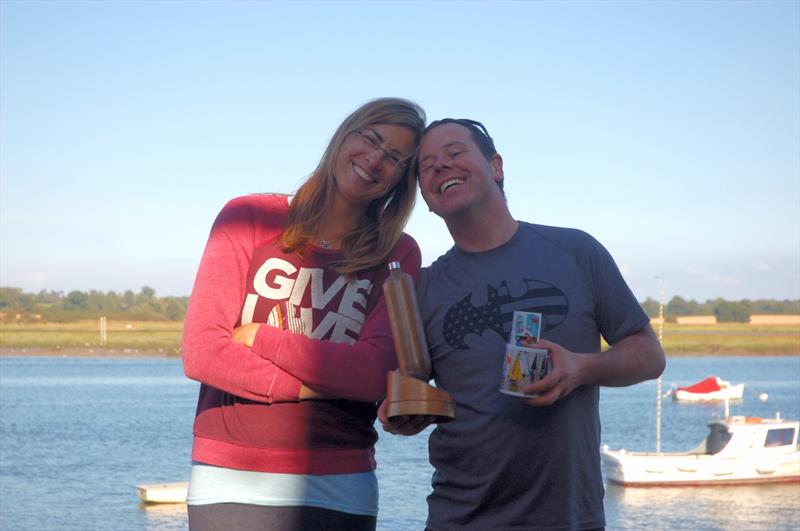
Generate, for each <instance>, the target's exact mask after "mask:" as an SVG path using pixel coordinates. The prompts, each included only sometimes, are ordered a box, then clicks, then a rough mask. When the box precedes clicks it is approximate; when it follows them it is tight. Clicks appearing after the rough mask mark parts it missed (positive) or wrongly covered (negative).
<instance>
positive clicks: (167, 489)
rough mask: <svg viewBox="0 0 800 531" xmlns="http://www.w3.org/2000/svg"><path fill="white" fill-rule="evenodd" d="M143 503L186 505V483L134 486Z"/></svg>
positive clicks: (187, 486)
mask: <svg viewBox="0 0 800 531" xmlns="http://www.w3.org/2000/svg"><path fill="white" fill-rule="evenodd" d="M136 488H137V489H138V490H139V498H140V499H141V500H142V501H143V502H144V503H186V494H187V492H188V491H189V483H188V482H176V483H153V484H147V485H136Z"/></svg>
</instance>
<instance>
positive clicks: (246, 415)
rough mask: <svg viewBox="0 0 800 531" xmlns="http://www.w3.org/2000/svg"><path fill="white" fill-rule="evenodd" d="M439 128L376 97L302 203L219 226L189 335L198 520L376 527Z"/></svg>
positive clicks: (236, 204) (264, 198)
mask: <svg viewBox="0 0 800 531" xmlns="http://www.w3.org/2000/svg"><path fill="white" fill-rule="evenodd" d="M424 123H425V114H424V111H423V110H422V109H421V108H420V107H419V106H418V105H416V104H414V103H412V102H409V101H406V100H402V99H396V98H383V99H378V100H374V101H371V102H368V103H366V104H365V105H363V106H362V107H361V108H359V109H357V110H356V111H355V112H353V113H352V114H351V115H350V116H348V117H347V118H346V119H345V121H344V122H343V123H342V124H341V125H340V126H339V128H338V129H337V131H336V133H335V134H334V135H333V138H332V139H331V141H330V143H329V145H328V148H327V149H326V151H325V153H324V154H323V156H322V160H321V161H320V163H319V166H318V167H317V169H316V170H315V171H314V172H313V173H312V174H311V176H310V177H309V178H308V179H307V180H306V181H305V183H304V184H303V185H302V186H301V187H300V189H299V190H298V191H297V193H296V195H295V197H294V199H293V200H292V201H289V200H288V198H287V196H283V195H251V196H245V197H240V198H237V199H234V200H232V201H230V202H229V203H228V204H227V205H226V206H225V207H224V208H223V210H222V212H221V213H220V214H219V216H218V217H217V219H216V221H215V223H214V226H213V227H212V229H211V235H210V236H209V240H208V244H207V246H206V249H205V252H204V254H203V258H202V260H201V263H200V267H199V270H198V273H197V279H196V280H195V285H194V289H193V291H192V296H191V300H190V303H189V310H188V312H187V314H186V321H185V324H184V336H183V363H184V370H185V371H186V375H187V376H188V377H189V378H192V379H195V380H198V381H200V382H201V383H202V385H201V387H200V396H199V399H198V406H197V415H196V418H195V424H194V445H193V448H192V461H193V464H192V477H191V482H190V488H189V496H188V505H189V526H190V528H191V529H192V530H193V531H194V530H206V529H208V530H211V529H213V530H220V529H236V530H241V529H269V530H273V529H348V530H360V529H374V528H375V524H376V515H377V479H376V477H375V473H374V469H375V461H374V443H375V441H376V439H377V433H376V432H375V430H374V429H373V422H374V420H375V412H376V401H378V400H380V399H381V398H383V395H384V394H385V385H386V372H387V371H389V370H392V369H394V368H395V367H396V363H397V362H396V357H395V354H394V348H393V345H392V337H391V330H390V326H389V322H388V316H387V312H386V306H385V303H384V300H383V289H382V284H383V280H384V279H385V278H386V276H387V274H388V267H387V264H388V262H390V261H399V262H400V263H401V267H402V268H403V270H404V271H406V272H409V273H411V274H412V275H416V273H417V272H418V271H419V266H420V252H419V248H418V247H417V244H416V242H414V240H413V239H412V238H411V237H409V236H408V235H406V234H404V233H403V232H402V229H403V227H404V226H405V223H406V221H407V219H408V216H409V215H410V213H411V210H412V208H413V204H414V199H415V186H416V183H415V181H414V179H413V178H412V176H411V173H410V168H409V160H410V158H411V156H412V155H413V153H414V151H415V149H416V147H417V144H418V143H419V139H420V136H421V132H422V129H423V127H424Z"/></svg>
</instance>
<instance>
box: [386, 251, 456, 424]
mask: <svg viewBox="0 0 800 531" xmlns="http://www.w3.org/2000/svg"><path fill="white" fill-rule="evenodd" d="M389 271H390V273H389V278H387V279H386V282H384V283H383V294H384V297H385V298H386V306H387V308H388V311H389V322H390V323H391V326H392V337H393V339H394V348H395V352H397V363H398V365H399V366H400V368H399V369H398V370H396V371H390V372H389V374H388V377H387V382H386V402H387V403H386V413H387V415H388V417H389V418H392V417H397V416H400V415H431V416H435V417H436V421H435V422H446V421H448V420H452V419H453V418H454V417H455V403H454V402H453V399H452V398H451V397H450V395H449V394H447V393H446V392H444V391H442V390H441V389H437V388H436V387H434V386H432V385H430V384H428V379H429V378H430V374H431V360H430V357H429V356H428V342H427V340H426V339H425V329H424V328H423V327H422V318H421V317H420V314H419V308H418V307H417V298H416V296H415V294H414V280H413V279H412V278H411V276H410V275H408V274H406V273H403V272H402V271H401V270H400V262H391V263H389Z"/></svg>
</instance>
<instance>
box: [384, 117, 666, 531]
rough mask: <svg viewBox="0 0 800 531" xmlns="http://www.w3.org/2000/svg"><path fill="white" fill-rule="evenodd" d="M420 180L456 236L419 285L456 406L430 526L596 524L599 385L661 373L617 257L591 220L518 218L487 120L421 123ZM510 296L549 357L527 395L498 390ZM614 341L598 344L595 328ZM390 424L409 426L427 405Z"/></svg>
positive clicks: (434, 530) (659, 357) (434, 450)
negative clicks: (551, 222)
mask: <svg viewBox="0 0 800 531" xmlns="http://www.w3.org/2000/svg"><path fill="white" fill-rule="evenodd" d="M418 160H419V162H418V172H419V185H420V188H421V191H422V197H423V198H424V199H425V202H426V203H427V205H428V207H429V208H430V209H431V211H433V212H434V213H436V214H437V215H438V216H440V217H441V218H442V219H443V220H444V221H445V223H446V224H447V228H448V230H449V231H450V234H451V235H452V237H453V240H454V242H455V246H454V247H453V248H452V249H451V250H450V251H448V252H447V253H446V254H444V255H443V256H441V257H439V259H438V260H437V261H436V262H434V263H433V264H432V265H431V266H430V267H428V268H425V269H423V271H422V272H421V273H420V276H419V280H418V282H417V299H418V301H419V305H420V311H421V312H422V316H423V321H424V323H425V328H426V335H427V339H428V344H429V347H430V353H431V362H432V367H433V374H432V377H433V378H434V379H435V381H436V385H437V386H438V387H440V388H442V389H444V390H445V391H447V392H448V393H450V395H451V396H452V397H453V399H454V400H455V402H456V418H455V420H454V421H452V422H447V423H441V424H439V425H438V426H437V427H436V429H435V430H434V431H433V432H432V434H431V436H430V443H429V447H430V461H431V464H432V465H433V467H434V469H435V473H434V476H433V481H432V484H433V492H432V493H431V494H430V496H429V497H428V522H427V528H428V529H429V530H430V531H442V530H456V529H457V530H480V531H486V530H523V529H524V530H528V529H569V530H572V529H598V528H603V527H604V525H605V518H604V514H603V493H604V491H603V480H602V476H601V471H600V450H599V446H600V417H599V408H598V402H599V386H625V385H632V384H635V383H637V382H640V381H643V380H646V379H650V378H656V377H658V375H660V374H661V372H662V371H663V370H664V365H665V362H664V353H663V351H662V350H661V347H660V345H659V343H658V340H657V339H656V337H655V334H654V333H653V330H652V328H651V327H650V325H649V319H648V318H647V315H645V313H644V312H643V311H642V309H641V307H640V306H639V304H638V302H637V301H636V299H635V298H634V296H633V294H632V293H631V291H630V289H629V288H628V286H627V285H626V283H625V281H624V280H623V279H622V275H621V274H620V272H619V270H618V268H617V266H616V265H615V263H614V261H613V259H612V258H611V256H610V255H609V254H608V252H607V251H606V250H605V249H604V248H603V246H602V245H601V244H600V243H598V242H597V241H596V240H595V239H594V238H592V237H591V236H589V235H588V234H586V233H584V232H581V231H578V230H574V229H564V228H557V227H547V226H542V225H533V224H529V223H526V222H522V221H517V220H515V219H514V218H513V217H512V216H511V213H510V212H509V210H508V205H507V203H506V201H505V196H504V194H503V190H502V186H503V159H502V158H501V157H500V155H499V154H498V153H497V152H496V150H495V148H494V143H493V141H492V139H491V137H490V136H489V134H488V132H487V131H486V129H485V128H484V127H483V125H482V124H480V123H479V122H475V121H472V120H462V119H459V120H454V119H444V120H440V121H438V122H434V123H432V124H431V125H429V126H428V128H427V129H426V130H425V133H424V136H423V139H422V143H421V145H420V151H419V159H418ZM514 310H523V311H534V312H540V313H542V314H543V319H542V321H543V326H542V340H541V341H540V342H539V343H537V344H535V345H534V346H535V347H536V348H546V349H547V350H548V351H549V354H550V357H551V360H552V364H553V368H552V371H551V372H550V373H549V374H548V375H547V376H546V377H544V378H543V379H542V380H540V381H539V382H536V383H533V384H530V385H529V386H527V387H526V388H525V389H524V392H525V393H526V394H530V395H537V396H536V397H531V398H519V397H516V396H509V395H506V394H503V393H500V392H499V387H500V382H501V373H502V365H503V358H504V353H505V343H506V341H507V339H508V332H509V330H510V326H511V317H512V313H513V311H514ZM601 335H602V337H604V338H605V339H606V341H607V342H608V343H609V344H610V345H612V347H611V348H610V349H609V350H607V351H605V352H602V353H601V352H600V338H601ZM379 417H380V420H381V422H382V424H383V426H384V429H386V430H387V431H390V432H392V433H400V434H405V435H411V434H414V433H417V432H419V431H420V430H421V429H423V428H424V427H425V426H427V425H428V424H429V423H430V419H428V418H421V417H411V418H407V417H400V418H396V419H393V420H392V421H389V420H388V419H387V418H386V412H385V404H384V405H383V406H382V407H381V410H380V411H379Z"/></svg>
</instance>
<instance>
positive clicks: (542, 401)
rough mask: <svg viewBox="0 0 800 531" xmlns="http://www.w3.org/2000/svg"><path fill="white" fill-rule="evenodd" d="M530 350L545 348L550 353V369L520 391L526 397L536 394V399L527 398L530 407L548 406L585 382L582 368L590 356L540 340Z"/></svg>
mask: <svg viewBox="0 0 800 531" xmlns="http://www.w3.org/2000/svg"><path fill="white" fill-rule="evenodd" d="M531 348H546V349H547V350H548V352H549V353H550V361H551V362H552V369H551V370H550V372H549V373H548V374H547V376H545V377H544V378H542V379H541V380H539V381H538V382H535V383H532V384H529V385H527V386H525V388H524V389H523V390H522V392H523V393H525V394H526V395H528V394H538V395H539V396H537V397H531V398H528V399H527V401H528V403H529V404H530V405H532V406H550V405H553V404H554V403H555V401H556V400H560V399H562V398H564V397H565V396H567V395H568V394H570V393H571V392H572V391H574V390H575V388H576V387H579V386H581V385H583V384H584V383H586V382H585V376H584V375H585V371H584V367H585V365H586V362H587V361H588V360H589V359H590V357H591V356H592V354H576V353H575V352H571V351H569V350H567V349H565V348H564V347H562V346H561V345H559V344H558V343H553V342H552V341H547V340H546V339H542V340H540V341H539V342H538V343H536V344H535V345H533V346H532V347H531Z"/></svg>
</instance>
